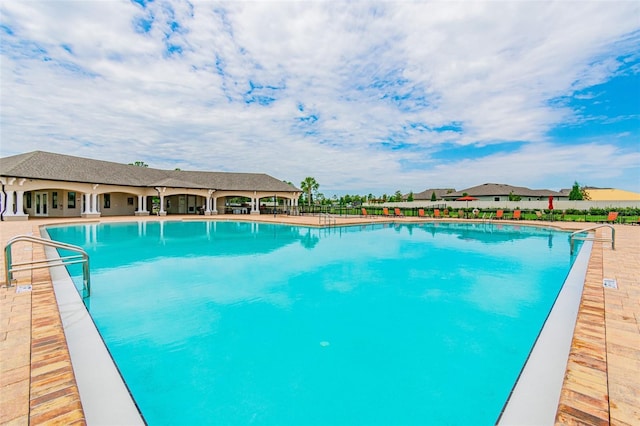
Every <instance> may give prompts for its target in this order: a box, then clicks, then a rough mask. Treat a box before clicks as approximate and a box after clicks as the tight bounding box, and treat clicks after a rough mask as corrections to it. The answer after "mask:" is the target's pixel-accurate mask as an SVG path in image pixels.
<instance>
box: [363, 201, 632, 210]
mask: <svg viewBox="0 0 640 426" xmlns="http://www.w3.org/2000/svg"><path fill="white" fill-rule="evenodd" d="M442 204H446V205H447V206H450V207H451V208H452V209H454V210H457V209H462V208H467V207H468V208H478V209H479V210H482V209H506V210H514V209H522V210H544V209H547V208H548V207H549V201H548V200H543V201H499V202H496V201H482V200H478V201H469V202H467V201H443V200H440V201H413V202H402V203H385V204H371V206H373V207H401V208H421V207H430V206H433V205H442ZM367 205H368V204H367ZM625 207H633V208H640V201H589V200H582V201H573V200H572V201H569V200H562V201H557V200H553V208H554V210H567V209H576V210H589V209H590V208H598V209H611V210H614V209H617V208H618V209H619V208H625Z"/></svg>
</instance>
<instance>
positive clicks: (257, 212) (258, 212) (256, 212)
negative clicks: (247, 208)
mask: <svg viewBox="0 0 640 426" xmlns="http://www.w3.org/2000/svg"><path fill="white" fill-rule="evenodd" d="M251 214H260V210H256V211H255V212H251Z"/></svg>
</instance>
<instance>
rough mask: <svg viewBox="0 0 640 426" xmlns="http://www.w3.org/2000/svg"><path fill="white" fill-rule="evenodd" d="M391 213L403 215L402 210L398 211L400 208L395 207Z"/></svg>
mask: <svg viewBox="0 0 640 426" xmlns="http://www.w3.org/2000/svg"><path fill="white" fill-rule="evenodd" d="M393 214H394V215H396V216H404V215H403V214H402V212H401V211H400V209H399V208H397V207H396V208H395V209H393Z"/></svg>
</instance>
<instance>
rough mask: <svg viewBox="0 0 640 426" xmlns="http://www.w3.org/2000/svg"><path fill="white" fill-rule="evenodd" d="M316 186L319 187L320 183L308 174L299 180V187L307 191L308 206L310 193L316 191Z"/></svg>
mask: <svg viewBox="0 0 640 426" xmlns="http://www.w3.org/2000/svg"><path fill="white" fill-rule="evenodd" d="M318 188H320V184H319V183H318V182H316V180H315V179H314V178H312V177H310V176H308V177H306V178H304V180H303V181H302V182H300V189H302V190H303V191H304V192H306V193H307V204H308V205H309V206H311V193H312V192H314V191H317V190H318Z"/></svg>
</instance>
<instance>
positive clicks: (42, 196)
mask: <svg viewBox="0 0 640 426" xmlns="http://www.w3.org/2000/svg"><path fill="white" fill-rule="evenodd" d="M35 201H36V203H35V215H36V216H47V215H48V214H49V193H48V192H36V193H35Z"/></svg>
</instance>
